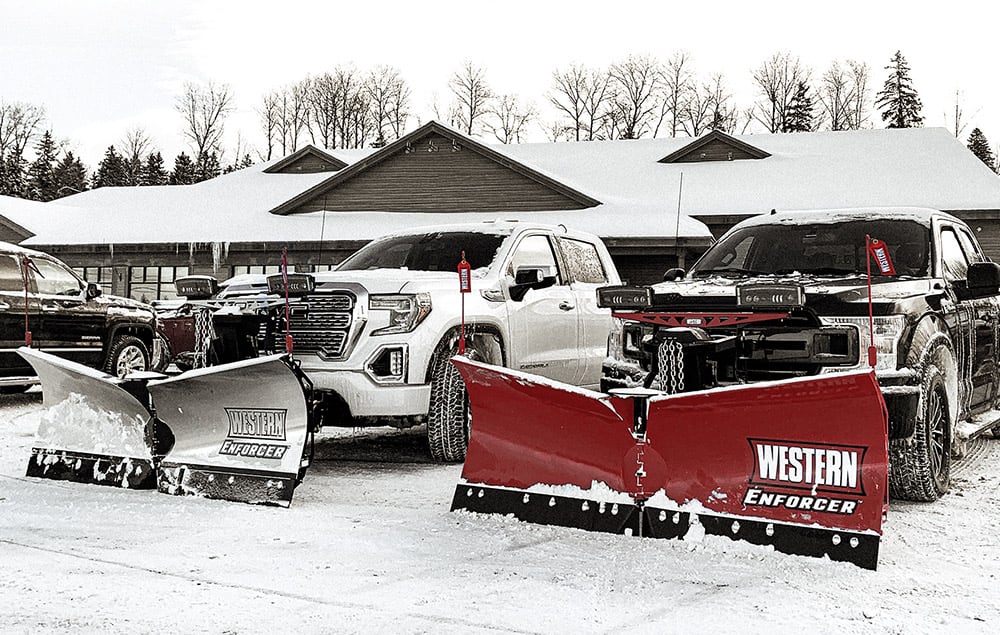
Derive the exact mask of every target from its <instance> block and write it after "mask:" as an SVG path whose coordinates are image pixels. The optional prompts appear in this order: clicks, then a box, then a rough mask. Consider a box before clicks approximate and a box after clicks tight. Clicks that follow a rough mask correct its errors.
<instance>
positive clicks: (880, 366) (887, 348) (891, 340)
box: [823, 315, 906, 371]
mask: <svg viewBox="0 0 1000 635" xmlns="http://www.w3.org/2000/svg"><path fill="white" fill-rule="evenodd" d="M823 322H824V323H826V324H850V325H852V326H856V327H857V329H858V332H859V337H858V342H859V343H860V345H861V351H860V353H861V356H860V359H861V360H862V364H863V365H864V364H866V363H867V362H866V361H865V360H867V359H868V355H867V354H865V351H867V350H868V346H869V343H870V342H871V337H870V336H869V334H868V318H866V317H830V318H823ZM873 324H874V326H875V360H876V361H875V370H876V371H878V370H896V364H897V356H898V354H899V340H900V338H902V337H903V329H904V328H905V327H906V318H905V317H904V316H902V315H885V316H879V317H876V318H874V319H873Z"/></svg>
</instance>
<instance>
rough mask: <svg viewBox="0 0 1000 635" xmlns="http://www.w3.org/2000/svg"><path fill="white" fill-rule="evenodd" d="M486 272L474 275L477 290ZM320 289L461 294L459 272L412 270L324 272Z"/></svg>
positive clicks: (318, 280) (319, 276) (319, 277)
mask: <svg viewBox="0 0 1000 635" xmlns="http://www.w3.org/2000/svg"><path fill="white" fill-rule="evenodd" d="M484 273H485V270H476V271H473V272H472V285H473V288H475V287H477V286H481V285H483V284H484V282H483V274H484ZM315 278H316V288H317V289H318V290H322V289H324V288H329V289H335V288H337V286H338V285H342V284H345V283H354V284H360V285H362V286H363V287H364V288H365V289H367V290H368V292H369V293H417V292H420V291H431V290H437V289H440V288H445V287H447V286H448V285H451V286H452V287H454V289H455V292H456V293H457V292H458V272H457V271H456V272H451V271H411V270H409V269H369V270H356V271H324V272H322V273H317V274H315Z"/></svg>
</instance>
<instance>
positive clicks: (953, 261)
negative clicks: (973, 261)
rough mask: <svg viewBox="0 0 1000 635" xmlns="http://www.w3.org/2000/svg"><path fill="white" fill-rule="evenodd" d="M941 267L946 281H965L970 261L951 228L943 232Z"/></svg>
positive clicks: (946, 228)
mask: <svg viewBox="0 0 1000 635" xmlns="http://www.w3.org/2000/svg"><path fill="white" fill-rule="evenodd" d="M941 267H942V273H943V274H944V278H945V280H964V279H965V278H966V277H967V276H966V272H967V271H968V269H969V259H968V257H967V256H966V254H965V251H964V250H963V249H962V245H961V244H960V243H959V242H958V236H956V235H955V231H954V230H952V229H951V228H950V227H945V228H944V229H942V230H941Z"/></svg>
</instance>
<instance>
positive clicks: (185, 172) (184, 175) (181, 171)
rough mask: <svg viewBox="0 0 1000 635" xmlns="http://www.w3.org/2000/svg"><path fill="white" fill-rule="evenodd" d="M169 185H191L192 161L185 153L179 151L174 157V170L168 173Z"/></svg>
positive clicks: (192, 174)
mask: <svg viewBox="0 0 1000 635" xmlns="http://www.w3.org/2000/svg"><path fill="white" fill-rule="evenodd" d="M169 183H170V185H191V184H192V183H194V163H193V162H192V161H191V157H189V156H188V155H187V154H186V153H184V152H181V153H180V154H178V155H177V158H176V159H174V170H173V172H171V173H170V179H169Z"/></svg>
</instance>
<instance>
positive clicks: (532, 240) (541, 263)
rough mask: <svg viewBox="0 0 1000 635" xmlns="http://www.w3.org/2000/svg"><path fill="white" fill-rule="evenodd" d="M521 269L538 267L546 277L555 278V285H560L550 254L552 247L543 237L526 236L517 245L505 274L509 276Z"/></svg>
mask: <svg viewBox="0 0 1000 635" xmlns="http://www.w3.org/2000/svg"><path fill="white" fill-rule="evenodd" d="M521 267H538V268H541V269H544V270H545V271H546V272H547V273H546V275H553V276H555V277H556V284H562V277H561V276H560V275H559V267H558V266H557V265H556V256H555V254H554V253H553V252H552V245H551V244H549V239H548V238H547V237H545V236H537V235H536V236H527V237H525V238H524V239H523V240H521V242H519V243H518V244H517V248H516V249H515V250H514V255H513V256H511V259H510V267H509V268H508V271H507V273H508V274H509V275H511V276H513V275H514V272H515V271H517V270H518V269H520V268H521Z"/></svg>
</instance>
